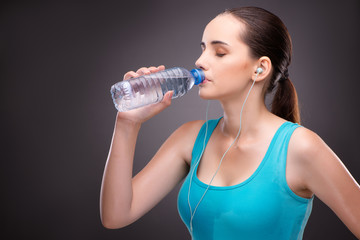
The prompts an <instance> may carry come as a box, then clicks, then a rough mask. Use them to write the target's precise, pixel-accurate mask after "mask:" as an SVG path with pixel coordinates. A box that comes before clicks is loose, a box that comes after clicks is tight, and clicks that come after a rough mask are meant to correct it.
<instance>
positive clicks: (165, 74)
mask: <svg viewBox="0 0 360 240" xmlns="http://www.w3.org/2000/svg"><path fill="white" fill-rule="evenodd" d="M204 79H205V75H204V72H203V71H202V70H201V69H193V70H191V71H188V70H186V69H185V68H181V67H175V68H169V69H166V70H163V71H160V72H156V73H152V74H148V75H143V76H140V77H137V78H131V79H129V80H124V81H121V82H118V83H116V84H114V85H113V86H112V87H111V90H110V92H111V96H112V99H113V101H114V104H115V107H116V109H117V110H118V111H119V112H125V111H129V110H131V109H135V108H139V107H142V106H145V105H149V104H152V103H157V102H160V101H161V100H162V99H163V97H164V95H165V93H166V92H167V91H174V94H173V96H172V98H177V97H181V96H183V95H184V94H185V93H187V92H188V91H189V90H190V89H191V88H192V87H193V86H194V85H198V84H200V83H201V82H202V81H204Z"/></svg>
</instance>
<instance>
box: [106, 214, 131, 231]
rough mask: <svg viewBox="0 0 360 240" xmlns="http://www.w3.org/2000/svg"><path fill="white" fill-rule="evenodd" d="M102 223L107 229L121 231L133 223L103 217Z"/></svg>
mask: <svg viewBox="0 0 360 240" xmlns="http://www.w3.org/2000/svg"><path fill="white" fill-rule="evenodd" d="M101 223H102V225H103V226H104V227H105V228H106V229H120V228H123V227H126V226H128V225H129V224H130V223H131V222H130V221H127V220H125V219H118V218H113V217H105V216H101Z"/></svg>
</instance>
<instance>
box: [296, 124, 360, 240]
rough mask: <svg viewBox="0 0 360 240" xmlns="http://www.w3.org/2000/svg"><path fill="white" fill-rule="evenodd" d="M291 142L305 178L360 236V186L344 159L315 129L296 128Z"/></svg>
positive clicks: (351, 229) (317, 193)
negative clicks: (345, 164)
mask: <svg viewBox="0 0 360 240" xmlns="http://www.w3.org/2000/svg"><path fill="white" fill-rule="evenodd" d="M292 141H293V142H292V143H291V144H292V146H293V149H294V151H295V152H296V153H297V154H296V156H297V160H298V162H300V163H301V164H299V165H298V166H300V171H301V173H302V176H304V177H303V182H304V183H305V185H306V188H307V189H309V190H310V191H311V192H313V193H314V194H315V195H316V196H317V197H318V198H319V199H320V200H321V201H323V202H324V203H325V204H326V205H327V206H328V207H330V208H331V209H332V210H333V211H334V212H335V214H336V215H337V216H338V217H339V218H340V219H341V221H342V222H343V223H344V224H345V225H346V226H347V227H348V228H349V230H350V231H351V232H352V233H353V234H354V235H355V236H356V237H357V238H359V239H360V186H359V184H358V183H357V182H356V181H355V179H354V178H353V177H352V176H351V174H350V172H349V171H348V170H347V169H346V167H345V166H344V164H343V163H342V162H341V160H340V159H339V158H338V157H337V156H336V154H335V153H334V152H333V151H332V150H331V149H330V148H329V147H328V146H327V145H326V144H325V142H324V141H323V140H322V139H321V138H320V137H319V136H318V135H316V134H315V133H313V132H311V131H310V130H307V129H305V128H299V129H298V130H296V131H295V132H294V140H292Z"/></svg>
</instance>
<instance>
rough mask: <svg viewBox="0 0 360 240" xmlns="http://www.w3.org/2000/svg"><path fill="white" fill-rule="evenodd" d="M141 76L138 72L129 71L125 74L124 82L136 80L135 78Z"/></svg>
mask: <svg viewBox="0 0 360 240" xmlns="http://www.w3.org/2000/svg"><path fill="white" fill-rule="evenodd" d="M139 76H140V75H139V74H137V73H136V72H134V71H129V72H127V73H125V75H124V77H123V80H128V79H130V78H135V77H139Z"/></svg>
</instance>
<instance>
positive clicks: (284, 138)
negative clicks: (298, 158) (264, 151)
mask: <svg viewBox="0 0 360 240" xmlns="http://www.w3.org/2000/svg"><path fill="white" fill-rule="evenodd" d="M298 127H301V126H300V125H299V124H297V123H292V122H285V123H283V124H282V126H281V127H280V128H279V130H278V135H277V138H276V140H275V143H274V144H272V149H271V154H272V155H273V154H276V156H277V157H275V158H273V159H274V160H275V161H278V163H280V164H281V165H280V166H282V167H285V165H286V158H287V152H288V147H289V142H290V138H291V136H292V134H293V132H294V131H295V129H297V128H298Z"/></svg>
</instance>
